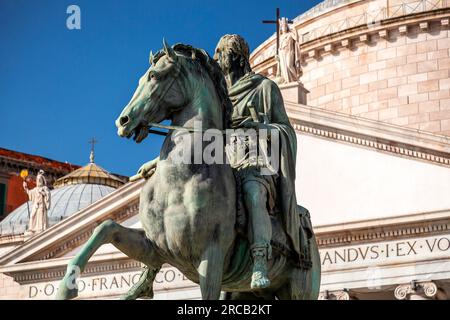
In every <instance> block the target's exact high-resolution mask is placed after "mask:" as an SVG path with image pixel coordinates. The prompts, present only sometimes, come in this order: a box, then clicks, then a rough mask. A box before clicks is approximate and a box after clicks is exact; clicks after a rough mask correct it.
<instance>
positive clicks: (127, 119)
mask: <svg viewBox="0 0 450 320" xmlns="http://www.w3.org/2000/svg"><path fill="white" fill-rule="evenodd" d="M128 121H130V118H129V117H128V116H123V117H120V120H119V122H120V125H121V126H123V125H125V124H127V123H128Z"/></svg>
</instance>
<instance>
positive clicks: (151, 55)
mask: <svg viewBox="0 0 450 320" xmlns="http://www.w3.org/2000/svg"><path fill="white" fill-rule="evenodd" d="M154 59H155V57H154V56H153V51H152V50H150V56H149V57H148V62H149V63H150V65H153V60H154Z"/></svg>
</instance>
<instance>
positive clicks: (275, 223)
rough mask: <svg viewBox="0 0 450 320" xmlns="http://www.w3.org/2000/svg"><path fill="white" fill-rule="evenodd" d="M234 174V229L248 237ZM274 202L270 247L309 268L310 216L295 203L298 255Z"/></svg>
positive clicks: (240, 196) (238, 183) (304, 267)
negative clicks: (297, 217)
mask: <svg viewBox="0 0 450 320" xmlns="http://www.w3.org/2000/svg"><path fill="white" fill-rule="evenodd" d="M233 171H234V173H235V176H236V179H235V181H236V197H237V198H236V224H235V229H236V231H237V233H238V234H240V235H241V236H242V237H245V238H247V237H248V221H249V218H248V212H247V209H246V208H245V205H244V201H243V196H242V195H243V192H242V184H241V182H240V179H238V177H237V173H236V171H235V170H233ZM278 207H279V206H278V205H277V204H275V209H274V210H272V211H271V212H270V220H271V224H272V240H271V245H272V249H273V250H274V251H276V252H278V253H279V254H282V255H284V256H286V257H287V258H289V259H290V260H291V262H292V263H293V264H294V265H296V266H297V267H299V268H301V269H310V268H311V267H312V261H311V250H310V241H311V238H312V237H313V235H314V232H313V228H312V224H311V216H310V213H309V211H308V209H306V208H305V207H302V206H300V205H297V213H298V215H299V216H300V219H299V220H300V225H299V226H298V227H299V237H300V250H301V254H300V257H299V255H298V254H297V252H295V250H293V249H292V246H291V244H290V241H289V239H288V237H287V234H286V232H285V231H284V229H283V227H282V223H281V212H280V211H279V209H278Z"/></svg>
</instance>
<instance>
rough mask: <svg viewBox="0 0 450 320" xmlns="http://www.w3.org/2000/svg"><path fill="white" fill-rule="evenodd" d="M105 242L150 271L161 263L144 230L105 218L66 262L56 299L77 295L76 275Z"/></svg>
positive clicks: (157, 267) (70, 297)
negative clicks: (124, 225)
mask: <svg viewBox="0 0 450 320" xmlns="http://www.w3.org/2000/svg"><path fill="white" fill-rule="evenodd" d="M106 243H111V244H113V245H114V246H115V247H116V248H117V249H119V250H120V251H122V252H123V253H125V254H126V255H127V256H128V257H130V258H131V259H134V260H137V261H140V262H142V263H144V264H145V265H147V266H148V267H149V270H154V269H159V268H160V267H161V265H162V262H161V261H160V257H159V256H158V255H157V253H156V252H155V250H154V249H153V246H152V244H151V242H150V240H149V239H148V238H147V237H146V235H145V232H144V231H143V230H139V229H132V228H126V227H123V226H121V225H120V224H118V223H116V222H114V221H112V220H106V221H104V222H102V223H101V224H100V225H99V226H98V227H97V228H95V230H94V232H93V234H92V236H91V237H90V238H89V240H88V241H87V243H86V244H85V245H84V246H83V248H82V250H81V251H80V252H79V253H78V254H77V255H76V256H75V257H74V258H73V259H72V260H71V261H70V262H69V264H68V265H67V271H66V275H65V276H64V278H63V279H62V280H61V283H60V284H59V288H58V292H57V294H56V299H72V298H75V297H76V296H77V295H78V289H77V286H76V282H75V281H76V279H77V277H78V276H79V275H80V274H81V273H82V272H83V271H84V269H85V267H86V265H87V262H88V261H89V258H90V257H91V256H92V255H93V254H94V253H95V252H96V251H97V249H98V248H99V247H100V246H101V245H103V244H106Z"/></svg>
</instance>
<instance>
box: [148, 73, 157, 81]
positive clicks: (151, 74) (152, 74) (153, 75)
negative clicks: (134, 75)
mask: <svg viewBox="0 0 450 320" xmlns="http://www.w3.org/2000/svg"><path fill="white" fill-rule="evenodd" d="M154 79H156V75H155V74H154V73H153V72H150V73H149V74H148V80H154Z"/></svg>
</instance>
